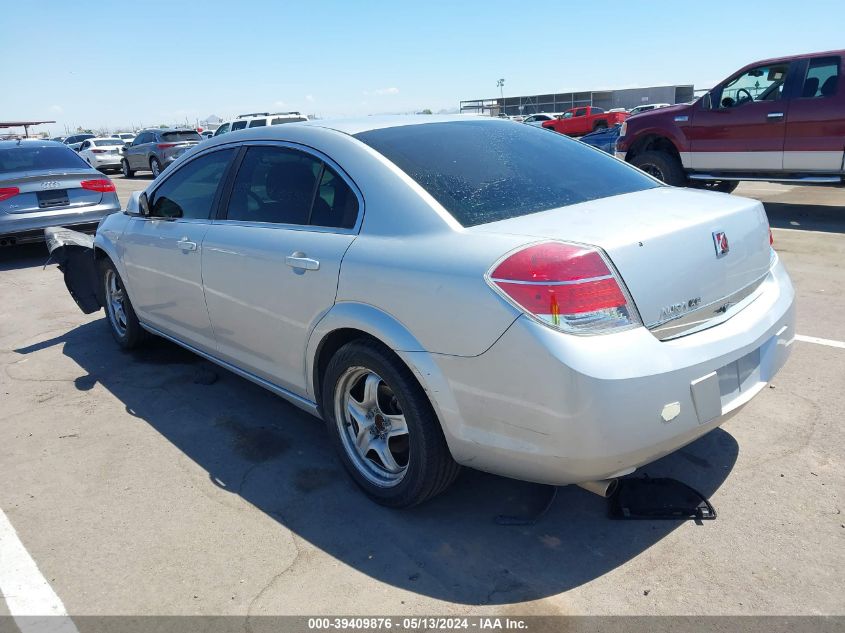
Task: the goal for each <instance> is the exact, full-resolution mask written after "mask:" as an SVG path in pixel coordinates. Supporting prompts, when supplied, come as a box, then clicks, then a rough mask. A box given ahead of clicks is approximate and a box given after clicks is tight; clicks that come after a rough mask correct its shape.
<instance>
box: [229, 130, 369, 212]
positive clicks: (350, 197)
mask: <svg viewBox="0 0 845 633" xmlns="http://www.w3.org/2000/svg"><path fill="white" fill-rule="evenodd" d="M357 216H358V199H357V198H356V196H355V194H354V193H353V192H352V190H351V189H350V188H349V185H347V184H346V182H345V181H344V180H343V179H342V178H341V177H340V176H338V175H337V173H335V171H334V170H333V169H332V168H331V167H329V166H328V165H325V164H324V163H323V161H321V160H320V159H319V158H317V157H315V156H311V155H309V154H305V153H303V152H299V151H296V150H293V149H288V148H281V147H250V148H249V149H248V150H247V153H246V156H244V159H243V162H242V163H241V166H240V169H239V170H238V175H237V176H236V177H235V182H234V186H233V188H232V195H231V198H230V200H229V206H228V211H227V213H226V218H227V219H229V220H239V221H242V222H267V223H270V224H310V225H314V226H325V227H336V228H352V227H353V226H355V221H356V219H357Z"/></svg>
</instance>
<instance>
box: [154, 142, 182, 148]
mask: <svg viewBox="0 0 845 633" xmlns="http://www.w3.org/2000/svg"><path fill="white" fill-rule="evenodd" d="M176 145H177V143H159V144H158V145H156V147H157V148H159V149H167V148H168V147H176Z"/></svg>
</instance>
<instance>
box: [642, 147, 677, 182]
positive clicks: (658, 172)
mask: <svg viewBox="0 0 845 633" xmlns="http://www.w3.org/2000/svg"><path fill="white" fill-rule="evenodd" d="M631 164H632V165H633V166H634V167H639V168H640V169H642V170H643V171H644V172H645V173H647V174H648V175H649V176H654V177H655V178H657V179H658V180H662V181H663V182H665V183H666V184H667V185H672V186H673V187H683V186H685V185H686V184H687V176H686V174H685V173H684V168H683V166H682V165H681V161H680V160H678V159H677V158H675V157H674V156H673V155H672V154H669V153H668V152H661V151H651V152H643V153H642V154H638V155H637V156H634V158H633V159H632V160H631Z"/></svg>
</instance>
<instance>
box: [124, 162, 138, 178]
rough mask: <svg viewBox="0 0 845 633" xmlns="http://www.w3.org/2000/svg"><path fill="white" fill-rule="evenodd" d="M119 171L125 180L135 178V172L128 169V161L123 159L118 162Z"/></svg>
mask: <svg viewBox="0 0 845 633" xmlns="http://www.w3.org/2000/svg"><path fill="white" fill-rule="evenodd" d="M120 171H122V172H123V175H124V177H126V178H132V177H134V176H135V172H134V171H132V170H131V169H130V168H129V161H127V160H126V159H125V158H124V159H123V160H121V161H120Z"/></svg>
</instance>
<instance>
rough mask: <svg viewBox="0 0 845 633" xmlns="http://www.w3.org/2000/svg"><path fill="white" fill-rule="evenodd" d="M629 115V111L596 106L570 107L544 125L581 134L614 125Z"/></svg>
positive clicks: (555, 129) (552, 128) (556, 130)
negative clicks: (606, 110) (609, 110)
mask: <svg viewBox="0 0 845 633" xmlns="http://www.w3.org/2000/svg"><path fill="white" fill-rule="evenodd" d="M627 117H628V113H627V112H605V111H604V110H602V109H601V108H596V107H594V106H584V107H581V108H570V109H569V110H567V111H566V112H564V113H563V114H562V115H560V116H559V117H557V118H555V119H552V120H551V121H545V122H544V123H543V127H545V128H549V129H551V130H554V131H555V132H560V133H561V134H567V135H568V136H581V135H583V134H589V133H590V132H595V131H596V130H600V129H602V128H608V127H613V126H614V125H616V124H617V123H622V121H624V120H625V119H626V118H627Z"/></svg>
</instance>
